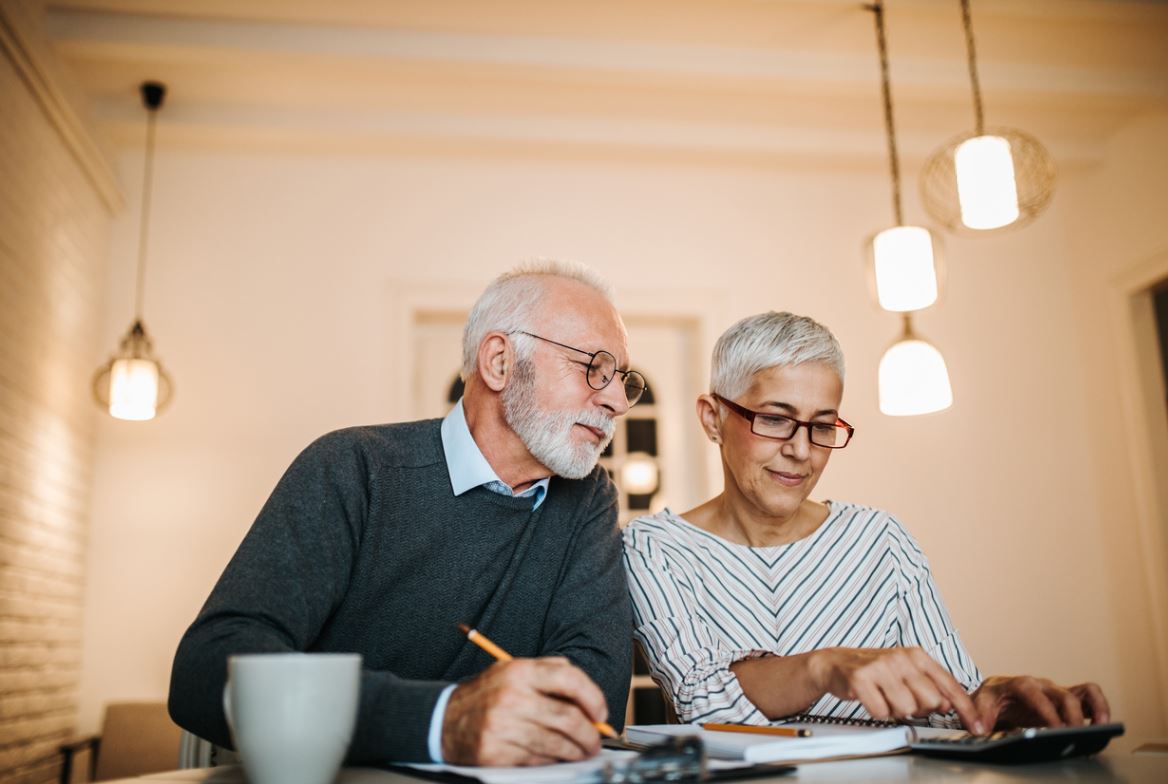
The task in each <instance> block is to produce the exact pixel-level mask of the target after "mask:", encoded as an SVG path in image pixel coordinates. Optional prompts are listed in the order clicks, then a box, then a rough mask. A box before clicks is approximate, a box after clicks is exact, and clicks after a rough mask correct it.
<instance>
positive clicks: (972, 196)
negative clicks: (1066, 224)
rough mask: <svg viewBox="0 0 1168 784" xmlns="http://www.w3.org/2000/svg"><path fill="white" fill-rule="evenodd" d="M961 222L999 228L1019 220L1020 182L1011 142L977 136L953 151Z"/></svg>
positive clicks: (996, 137)
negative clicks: (1016, 173) (1016, 172)
mask: <svg viewBox="0 0 1168 784" xmlns="http://www.w3.org/2000/svg"><path fill="white" fill-rule="evenodd" d="M953 160H954V164H955V166H956V168H957V201H958V203H959V204H960V205H961V222H962V223H964V224H965V225H966V226H968V227H969V228H971V229H997V228H1001V227H1002V226H1008V225H1009V224H1011V223H1013V222H1014V221H1016V220H1018V214H1019V213H1018V185H1017V182H1016V181H1015V179H1014V157H1013V156H1012V155H1011V154H1010V142H1008V141H1006V140H1005V139H1003V138H1002V137H1001V136H975V137H974V138H972V139H969V140H967V141H964V142H962V143H961V144H960V145H958V147H957V150H956V151H955V152H954V153H953Z"/></svg>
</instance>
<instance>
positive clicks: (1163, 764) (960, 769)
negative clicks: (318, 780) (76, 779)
mask: <svg viewBox="0 0 1168 784" xmlns="http://www.w3.org/2000/svg"><path fill="white" fill-rule="evenodd" d="M1068 779H1070V780H1074V781H1080V782H1126V783H1127V784H1145V782H1146V784H1165V782H1168V754H1163V753H1159V754H1157V753H1140V754H1132V753H1119V752H1104V753H1103V754H1101V755H1099V756H1097V757H1088V758H1083V759H1075V760H1065V761H1062V762H1052V763H1046V764H1040V765H987V764H974V763H968V762H950V761H947V760H939V759H928V758H926V757H918V756H914V755H910V754H900V755H896V756H891V757H872V758H869V759H856V760H846V761H840V762H818V763H810V764H804V765H800V766H799V767H798V768H796V769H795V771H794V773H790V774H786V775H781V776H774V777H771V778H758V779H750V781H757V782H760V784H765V782H768V781H770V782H776V784H777V783H778V782H782V783H783V784H786V783H787V782H795V781H823V782H827V781H831V782H853V781H854V782H874V783H876V784H879V782H894V781H929V782H936V781H939V782H947V781H953V782H956V781H964V782H969V781H973V782H977V784H1008V783H1010V782H1022V781H1025V782H1046V781H1066V780H1068ZM246 781H247V779H246V778H245V776H244V774H243V770H242V769H241V768H239V767H238V766H235V765H229V766H224V767H219V768H195V769H191V770H176V771H170V772H167V773H151V774H148V775H146V776H142V777H140V778H135V779H121V780H119V781H118V782H110V783H109V784H166V782H172V783H173V784H180V783H185V784H245V783H246ZM419 781H422V779H418V778H415V777H413V776H408V775H406V774H404V773H399V772H396V771H388V770H377V769H373V768H345V769H344V770H342V771H341V774H340V776H338V777H337V784H417V782H419Z"/></svg>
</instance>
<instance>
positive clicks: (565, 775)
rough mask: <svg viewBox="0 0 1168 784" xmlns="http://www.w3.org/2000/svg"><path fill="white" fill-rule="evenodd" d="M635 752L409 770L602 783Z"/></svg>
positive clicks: (501, 782)
mask: <svg viewBox="0 0 1168 784" xmlns="http://www.w3.org/2000/svg"><path fill="white" fill-rule="evenodd" d="M636 756H637V753H636V752H634V751H621V750H619V749H601V750H600V753H599V754H598V755H596V756H595V757H592V758H591V759H586V760H582V761H580V762H560V763H556V764H555V765H529V766H526V767H518V768H480V767H472V766H465V765H437V764H425V765H423V764H415V765H408V766H406V767H411V768H416V769H418V770H425V771H433V772H442V773H456V774H458V775H459V776H467V777H469V778H473V779H478V780H479V781H481V782H483V784H578V783H582V782H592V781H595V782H599V781H600V780H601V777H600V773H601V771H602V770H603V769H604V765H605V764H606V763H617V764H623V763H627V762H628V761H629V760H631V759H632V758H634V757H636Z"/></svg>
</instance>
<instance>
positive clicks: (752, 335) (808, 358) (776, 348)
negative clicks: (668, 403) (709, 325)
mask: <svg viewBox="0 0 1168 784" xmlns="http://www.w3.org/2000/svg"><path fill="white" fill-rule="evenodd" d="M804 362H823V363H824V364H826V365H827V366H828V367H830V368H831V369H832V370H834V371H835V372H836V374H837V375H838V376H839V377H840V381H841V382H842V381H843V380H844V352H843V350H842V349H841V348H840V344H839V341H837V340H836V339H835V335H833V334H831V331H830V330H829V329H828V328H827V327H825V326H823V325H822V324H820V323H819V322H818V321H815V320H814V319H810V318H808V317H806V316H796V315H795V314H793V313H786V312H783V313H778V312H775V311H773V310H772V311H769V312H767V313H759V314H758V315H756V316H747V317H746V318H744V319H742V320H741V321H739V322H738V323H737V324H735V325H734V326H732V327H730V329H728V330H726V331H725V332H723V333H722V337H720V338H718V342H717V343H715V344H714V356H713V359H712V360H711V362H710V389H711V391H713V392H716V393H717V394H719V395H721V396H722V397H724V398H727V399H729V400H733V399H734V398H736V397H738V396H739V395H741V394H742V393H743V392H745V391H746V390H747V389H749V388H750V381H751V379H752V378H754V374H755V373H758V372H759V371H762V370H767V369H769V368H773V367H785V366H788V365H801V364H803V363H804Z"/></svg>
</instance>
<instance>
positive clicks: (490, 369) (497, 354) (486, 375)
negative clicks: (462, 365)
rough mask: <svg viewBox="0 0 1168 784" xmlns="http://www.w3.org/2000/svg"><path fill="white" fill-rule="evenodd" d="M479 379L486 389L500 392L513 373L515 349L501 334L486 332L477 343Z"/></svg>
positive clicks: (505, 336)
mask: <svg viewBox="0 0 1168 784" xmlns="http://www.w3.org/2000/svg"><path fill="white" fill-rule="evenodd" d="M478 371H479V377H480V378H482V380H483V383H484V384H486V385H487V388H488V389H491V390H493V391H495V392H502V391H503V387H505V386H507V379H508V377H509V376H510V375H511V373H513V372H515V348H514V347H513V346H512V345H511V341H510V340H508V339H507V335H505V334H504V333H502V332H488V333H487V335H486V337H484V338H483V339H482V341H480V342H479V353H478Z"/></svg>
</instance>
